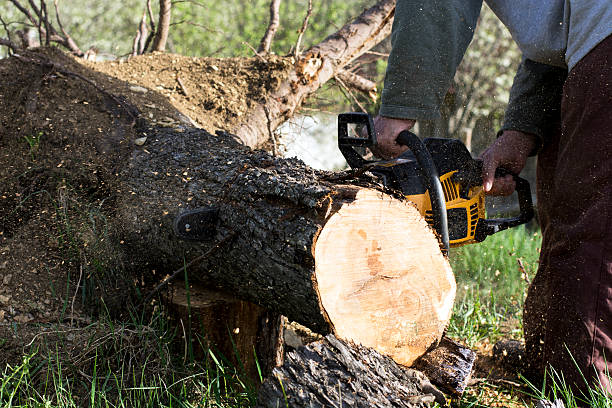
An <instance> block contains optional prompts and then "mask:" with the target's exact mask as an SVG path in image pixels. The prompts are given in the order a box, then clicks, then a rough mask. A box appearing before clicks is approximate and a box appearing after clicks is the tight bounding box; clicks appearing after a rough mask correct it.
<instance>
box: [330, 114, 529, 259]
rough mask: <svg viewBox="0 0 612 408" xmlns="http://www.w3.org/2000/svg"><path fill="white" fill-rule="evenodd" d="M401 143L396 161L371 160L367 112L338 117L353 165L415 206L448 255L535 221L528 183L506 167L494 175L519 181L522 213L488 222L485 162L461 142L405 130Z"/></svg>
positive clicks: (372, 141) (373, 136) (345, 153)
mask: <svg viewBox="0 0 612 408" xmlns="http://www.w3.org/2000/svg"><path fill="white" fill-rule="evenodd" d="M349 126H350V130H351V132H350V133H351V134H349ZM364 127H365V132H364V131H363V129H364ZM362 134H365V135H367V137H364V136H361V135H362ZM396 141H397V143H398V144H400V145H404V146H407V147H408V150H407V151H406V152H404V153H403V154H401V155H400V156H399V157H397V158H396V159H393V160H381V161H375V160H368V159H366V158H365V157H364V152H365V151H366V149H367V148H371V147H372V146H374V145H375V144H376V134H375V132H374V124H373V122H372V118H371V117H370V115H368V114H366V113H354V112H351V113H342V114H340V115H338V147H339V149H340V152H342V155H343V156H344V158H345V159H346V161H347V163H348V165H349V166H350V167H351V168H352V169H354V170H356V171H358V172H359V174H361V173H363V172H365V171H367V172H369V173H371V174H372V175H374V176H375V177H376V178H377V179H379V180H380V181H381V183H382V184H383V185H384V186H385V187H386V188H389V189H391V190H394V191H398V192H400V193H401V194H402V195H403V196H404V197H405V198H406V199H408V200H410V201H412V202H413V203H415V204H416V206H417V208H418V210H419V212H420V213H421V215H422V216H423V217H424V218H425V220H426V221H427V223H428V224H429V225H431V226H432V227H433V228H434V230H435V231H436V232H437V233H438V235H439V236H440V238H441V240H442V245H443V252H444V253H448V248H449V247H458V246H461V245H465V244H471V243H474V242H482V241H484V239H485V238H486V237H488V236H489V235H492V234H495V233H497V232H499V231H503V230H505V229H508V228H512V227H516V226H518V225H521V224H525V223H527V222H529V221H530V220H531V219H532V218H533V214H534V212H533V203H532V200H531V189H530V186H529V182H528V181H527V180H525V179H523V178H520V177H518V176H517V175H516V174H513V173H511V172H509V171H507V170H505V169H503V168H498V169H497V170H496V172H495V177H503V176H506V175H511V176H512V177H513V178H514V181H515V182H516V192H517V196H518V202H519V208H520V214H519V215H518V216H516V217H510V218H495V219H487V218H486V214H485V192H484V189H483V187H482V161H481V160H477V159H473V158H472V155H471V154H470V152H469V150H468V149H467V148H466V147H465V145H464V144H463V143H462V142H461V141H460V140H457V139H441V138H427V139H424V140H421V139H419V137H418V136H416V135H415V134H414V133H412V132H409V131H403V132H401V133H400V134H399V135H398V137H397V139H396Z"/></svg>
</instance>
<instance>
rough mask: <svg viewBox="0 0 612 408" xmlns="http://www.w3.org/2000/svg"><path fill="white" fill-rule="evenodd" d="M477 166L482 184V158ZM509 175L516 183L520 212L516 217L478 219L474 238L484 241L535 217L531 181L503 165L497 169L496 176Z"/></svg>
mask: <svg viewBox="0 0 612 408" xmlns="http://www.w3.org/2000/svg"><path fill="white" fill-rule="evenodd" d="M475 167H476V169H478V170H477V171H479V176H478V177H479V179H480V184H482V160H477V166H475ZM507 175H511V176H512V178H513V179H514V182H515V183H516V189H515V191H516V194H517V195H518V202H519V209H520V213H519V215H517V216H516V217H509V218H492V219H481V220H480V221H478V225H476V232H475V235H474V239H475V240H476V241H478V242H482V241H484V240H485V238H486V237H488V236H489V235H493V234H495V233H496V232H499V231H503V230H505V229H508V228H513V227H517V226H519V225H521V224H526V223H528V222H529V221H531V219H532V218H533V215H534V211H533V202H532V200H531V187H530V186H529V181H527V180H525V179H524V178H521V177H519V176H518V175H517V174H514V173H512V172H510V171H508V170H506V169H504V168H501V167H498V168H497V170H495V178H500V177H505V176H507Z"/></svg>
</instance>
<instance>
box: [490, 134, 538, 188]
mask: <svg viewBox="0 0 612 408" xmlns="http://www.w3.org/2000/svg"><path fill="white" fill-rule="evenodd" d="M536 140H537V139H536V136H534V135H532V134H529V133H523V132H519V131H516V130H506V131H504V132H503V133H502V135H501V136H500V137H498V138H497V140H496V141H495V142H494V143H493V144H492V145H491V146H489V147H488V148H487V150H485V151H484V152H483V153H482V154H481V155H480V158H481V159H482V161H483V165H482V181H483V187H484V190H485V192H486V193H487V194H489V195H510V194H512V193H513V192H514V189H515V188H516V185H515V183H514V179H513V178H512V176H505V177H502V178H495V170H496V169H497V168H498V167H503V168H504V169H506V170H508V171H511V172H512V173H515V174H519V173H520V172H521V170H523V167H525V162H526V161H527V157H528V156H529V153H530V152H531V151H532V150H533V148H534V147H535V146H536Z"/></svg>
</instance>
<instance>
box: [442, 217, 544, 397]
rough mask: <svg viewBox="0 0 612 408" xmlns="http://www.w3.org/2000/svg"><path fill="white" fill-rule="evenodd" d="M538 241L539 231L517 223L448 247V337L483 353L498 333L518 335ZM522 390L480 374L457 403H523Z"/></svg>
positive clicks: (533, 269) (506, 335) (537, 254)
mask: <svg viewBox="0 0 612 408" xmlns="http://www.w3.org/2000/svg"><path fill="white" fill-rule="evenodd" d="M540 244H541V235H540V233H539V231H530V230H528V229H526V228H524V227H519V228H514V229H511V230H507V231H502V232H500V233H497V234H495V235H493V236H490V237H488V238H487V239H486V240H485V241H484V242H481V243H479V244H473V245H467V246H463V247H460V248H456V249H453V250H451V253H450V259H451V265H452V267H453V271H454V272H455V277H456V279H457V300H456V302H455V309H454V312H453V316H452V318H451V322H450V324H449V327H448V335H449V336H450V337H452V338H455V339H457V340H458V341H460V342H461V343H463V344H466V345H467V346H469V347H471V348H474V349H477V350H479V351H480V352H483V353H488V352H490V350H491V347H492V345H493V344H495V342H496V341H498V340H499V339H501V338H515V339H520V338H521V336H522V324H521V322H522V317H521V313H522V306H523V302H524V300H525V295H526V290H527V287H528V283H529V281H530V279H532V278H533V276H534V275H535V273H536V270H537V264H538V257H539V252H540V251H539V249H540ZM480 375H481V376H482V374H480ZM518 383H519V384H521V385H524V383H523V382H521V381H518ZM528 391H529V392H530V393H531V394H532V393H533V392H531V390H528V389H527V388H526V387H515V386H512V385H511V383H508V382H499V381H493V380H489V379H487V378H484V379H483V380H482V381H479V382H478V384H477V385H475V386H473V387H471V388H470V389H469V390H468V392H467V393H466V394H465V396H464V398H463V399H462V400H461V401H459V402H458V403H457V405H458V406H459V407H462V408H463V407H485V406H486V407H491V406H503V407H524V406H529V403H530V401H529V398H526V395H525V392H528Z"/></svg>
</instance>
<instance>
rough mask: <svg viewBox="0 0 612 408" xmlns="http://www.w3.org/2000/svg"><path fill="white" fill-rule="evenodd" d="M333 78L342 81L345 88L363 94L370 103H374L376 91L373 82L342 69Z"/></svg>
mask: <svg viewBox="0 0 612 408" xmlns="http://www.w3.org/2000/svg"><path fill="white" fill-rule="evenodd" d="M335 78H336V79H339V80H340V81H342V82H343V84H344V85H345V86H346V87H348V88H353V89H356V90H358V91H359V92H363V93H364V94H366V95H368V97H369V98H370V99H371V100H372V102H376V92H377V89H376V83H375V82H373V81H370V80H369V79H367V78H364V77H362V76H359V75H357V74H355V73H354V72H350V71H347V70H344V69H342V70H340V71H338V73H337V74H336V76H335Z"/></svg>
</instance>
